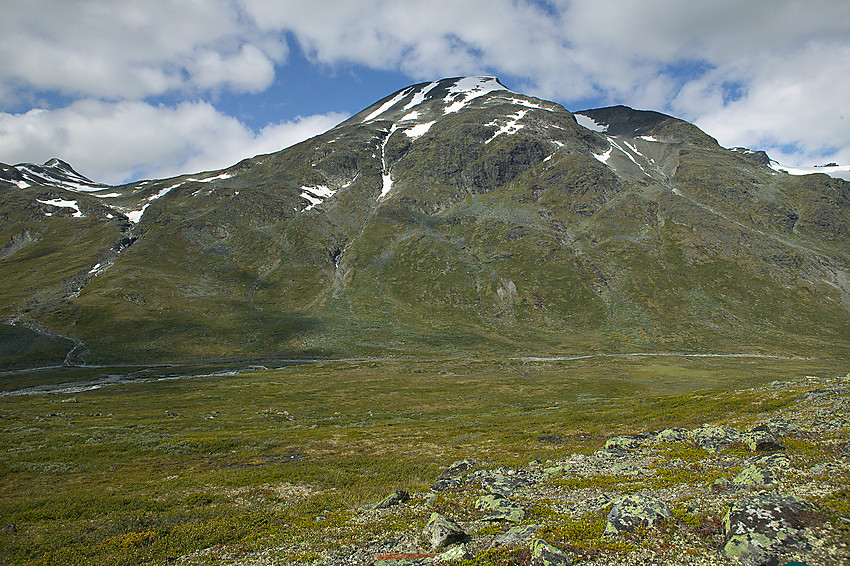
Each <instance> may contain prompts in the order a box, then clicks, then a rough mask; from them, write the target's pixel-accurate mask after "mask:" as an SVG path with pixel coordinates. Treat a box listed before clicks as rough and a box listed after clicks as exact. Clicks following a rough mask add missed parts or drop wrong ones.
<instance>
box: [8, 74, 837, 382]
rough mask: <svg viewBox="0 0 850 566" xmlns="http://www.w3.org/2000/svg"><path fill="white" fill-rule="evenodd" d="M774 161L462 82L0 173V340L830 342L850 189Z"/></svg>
mask: <svg viewBox="0 0 850 566" xmlns="http://www.w3.org/2000/svg"><path fill="white" fill-rule="evenodd" d="M769 165H770V162H769V161H768V164H767V165H765V164H764V163H763V162H759V160H758V159H753V158H752V155H750V154H747V153H745V152H744V153H742V152H738V151H731V150H727V149H724V148H722V147H720V146H719V145H718V144H717V143H716V141H715V140H714V139H713V138H711V137H710V136H708V135H707V134H705V133H704V132H702V131H700V130H699V129H698V128H696V127H695V126H693V125H692V124H689V123H687V122H684V121H682V120H678V119H676V118H673V117H670V116H666V115H663V114H659V113H656V112H645V111H637V110H632V109H630V108H626V107H622V106H618V107H611V108H602V109H596V110H586V111H581V112H577V113H575V114H573V113H570V112H569V111H567V110H566V109H564V108H563V107H562V106H560V105H558V104H555V103H552V102H548V101H545V100H540V99H537V98H533V97H529V96H525V95H522V94H518V93H514V92H511V91H509V90H508V89H506V88H505V87H504V86H503V85H501V84H500V83H499V82H498V81H497V80H496V79H494V78H491V77H466V78H460V79H457V78H454V79H444V80H440V81H435V82H430V83H422V84H418V85H413V86H410V87H408V88H405V89H402V90H400V91H399V92H397V93H394V94H392V95H390V96H388V97H386V98H385V99H383V100H380V101H378V102H376V103H375V104H374V105H372V106H370V107H369V108H366V109H364V110H363V111H362V112H360V113H358V114H356V115H355V116H353V117H352V118H350V119H349V120H346V121H345V122H343V123H341V124H339V125H338V126H336V127H335V128H333V129H331V130H329V131H328V132H326V133H324V134H322V135H319V136H317V137H315V138H312V139H310V140H307V141H305V142H303V143H300V144H297V145H295V146H292V147H290V148H287V149H285V150H282V151H280V152H277V153H272V154H268V155H260V156H257V157H254V158H251V159H246V160H244V161H242V162H240V163H238V164H236V165H234V166H233V167H230V168H228V169H225V170H221V171H212V172H206V173H200V174H195V175H183V176H179V177H175V178H171V179H162V180H151V181H143V182H138V183H131V184H129V185H124V186H119V187H105V186H100V185H97V184H95V183H92V182H91V181H90V180H88V179H86V178H84V177H82V176H81V175H79V174H77V173H76V172H74V171H73V169H72V168H71V167H70V166H68V165H67V164H65V163H63V162H60V161H58V160H51V161H50V162H48V163H46V164H45V165H44V166H41V167H36V166H30V165H24V166H20V165H19V166H15V167H11V166H3V169H2V172H0V245H2V246H3V247H2V249H0V278H2V280H3V281H4V289H3V291H4V292H3V294H2V298H0V317H2V320H4V321H6V324H4V326H3V327H2V331H0V334H2V336H3V337H4V339H3V340H2V344H3V346H2V351H0V355H2V356H3V360H4V362H3V363H4V365H7V366H14V365H27V364H30V365H31V364H34V363H45V362H48V361H51V360H54V361H62V360H63V359H66V357H67V360H68V361H75V360H76V361H80V360H82V361H88V362H104V361H110V360H113V361H114V360H127V359H144V360H150V359H160V360H163V359H165V360H167V359H187V358H268V357H291V356H351V355H358V356H371V355H387V354H393V353H402V354H408V353H429V352H430V353H436V352H439V353H443V354H444V353H446V352H462V353H469V352H474V351H490V352H494V351H495V352H517V353H518V352H522V353H540V354H549V355H557V354H565V353H575V352H585V351H589V350H593V351H641V350H651V351H666V350H677V351H690V352H694V351H697V352H699V351H705V352H715V351H725V352H751V351H759V352H765V353H779V352H781V353H788V352H791V353H799V354H806V353H809V352H812V351H826V352H830V353H832V354H839V355H845V354H846V353H847V345H848V344H850V341H849V340H848V339H850V238H848V234H850V228H849V227H850V184H848V183H847V182H846V181H843V180H841V179H836V178H832V177H829V176H827V175H824V174H815V175H805V176H792V175H789V174H786V173H784V172H780V171H776V170H774V169H772V168H771V167H770V166H769ZM34 331H37V332H38V334H37V336H38V339H37V340H36V339H35V336H36V334H32V333H33V332H34ZM69 340H70V341H69ZM22 344H23V346H22ZM28 344H30V345H31V344H36V346H32V347H28V346H27V345H28ZM69 352H70V356H69V355H68V354H69Z"/></svg>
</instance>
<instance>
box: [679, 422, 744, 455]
mask: <svg viewBox="0 0 850 566" xmlns="http://www.w3.org/2000/svg"><path fill="white" fill-rule="evenodd" d="M691 438H693V440H694V442H696V443H697V444H698V445H699V446H700V447H701V448H703V449H704V450H706V451H708V452H709V453H712V454H713V453H715V452H717V451H718V450H723V449H724V448H728V447H730V446H732V445H733V444H735V443H736V442H740V441H741V433H740V431H738V430H736V429H734V428H732V427H731V426H724V427H720V426H714V425H709V424H705V425H702V426H701V427H699V428H696V429H694V430H693V431H691Z"/></svg>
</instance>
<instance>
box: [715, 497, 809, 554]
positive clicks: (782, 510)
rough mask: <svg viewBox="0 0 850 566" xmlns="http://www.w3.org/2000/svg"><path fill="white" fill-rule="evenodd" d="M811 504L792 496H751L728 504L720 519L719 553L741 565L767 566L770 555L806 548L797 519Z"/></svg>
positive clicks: (799, 522)
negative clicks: (721, 523)
mask: <svg viewBox="0 0 850 566" xmlns="http://www.w3.org/2000/svg"><path fill="white" fill-rule="evenodd" d="M812 510H813V507H812V504H811V503H809V502H808V501H806V500H805V499H800V498H798V497H795V496H793V495H783V494H765V495H754V496H751V497H747V498H744V499H741V500H740V501H737V502H736V503H734V504H732V506H731V507H730V508H729V511H728V512H727V513H726V517H725V519H724V521H723V522H724V530H725V534H726V540H725V542H724V544H723V553H724V554H725V555H726V556H728V557H730V558H736V559H738V561H740V562H741V563H743V564H747V565H752V566H762V565H765V564H770V563H771V561H772V559H773V557H774V555H776V554H778V553H780V552H787V551H789V550H794V549H804V548H806V547H807V546H808V544H807V541H806V540H805V539H804V538H803V536H802V530H803V525H802V523H801V520H800V516H801V514H802V513H804V512H808V511H812Z"/></svg>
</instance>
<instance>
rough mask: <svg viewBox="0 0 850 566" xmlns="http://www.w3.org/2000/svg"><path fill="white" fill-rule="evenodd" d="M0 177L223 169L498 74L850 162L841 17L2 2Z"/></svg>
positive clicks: (848, 52) (580, 4)
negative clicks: (29, 171) (22, 171)
mask: <svg viewBox="0 0 850 566" xmlns="http://www.w3.org/2000/svg"><path fill="white" fill-rule="evenodd" d="M0 14H2V17H0V161H2V162H5V163H13V164H14V163H19V162H43V161H46V160H47V159H49V158H51V157H59V158H61V159H64V160H66V161H68V162H70V163H71V164H72V165H74V167H75V168H76V169H77V170H79V171H80V172H81V173H83V174H84V175H87V176H89V177H91V178H93V179H95V180H98V181H103V182H108V183H120V182H125V181H131V180H136V179H140V178H155V177H156V178H158V177H165V176H169V175H175V174H179V173H188V172H196V171H201V170H211V169H217V168H222V167H226V166H228V165H231V164H233V163H236V162H238V161H239V160H241V159H242V158H244V157H249V156H253V155H256V154H259V153H267V152H272V151H277V150H279V149H282V148H283V147H286V146H288V145H291V144H293V143H296V142H298V141H300V140H302V139H306V138H307V137H310V136H312V135H315V134H318V133H320V132H322V131H325V130H326V129H328V128H330V127H332V126H333V125H335V124H336V123H338V122H340V121H341V120H343V119H345V118H346V117H348V116H349V115H351V114H354V113H356V112H358V111H359V110H361V109H363V108H364V107H366V106H368V105H370V104H371V103H373V102H375V101H376V100H378V99H380V98H383V97H384V96H387V95H389V94H390V93H392V92H394V91H396V90H398V89H400V88H403V87H405V86H407V85H409V84H412V83H416V82H422V81H430V80H435V79H439V78H444V77H452V76H464V75H480V74H486V75H495V76H498V77H499V78H500V80H501V82H502V83H503V84H505V85H507V86H508V87H509V88H511V89H513V90H515V91H517V92H522V93H526V94H530V95H534V96H539V97H542V98H546V99H549V100H554V101H556V102H559V103H561V104H563V105H564V106H565V107H566V108H567V109H569V110H580V109H585V108H590V107H599V106H606V105H610V104H626V105H628V106H632V107H635V108H644V109H652V110H657V111H661V112H665V113H668V114H672V115H675V116H678V117H681V118H684V119H687V120H689V121H692V122H695V123H696V124H697V125H698V126H700V127H701V128H702V129H703V130H705V131H706V132H707V133H709V134H710V135H712V136H714V137H716V138H717V139H718V141H719V142H720V143H721V144H722V145H724V146H727V147H732V146H739V145H740V146H746V147H750V148H754V149H765V150H767V151H768V153H769V154H770V155H771V156H772V157H773V158H775V159H778V160H779V161H780V162H782V163H784V164H788V165H813V164H822V163H826V162H831V161H835V162H839V163H842V164H850V127H848V124H850V122H849V121H850V103H848V102H847V101H848V100H850V2H846V0H838V1H835V0H808V1H787V0H785V1H783V0H769V1H768V0H748V1H747V2H740V1H739V0H713V1H712V2H686V1H682V0H642V1H637V0H592V1H591V0H574V1H566V0H564V1H558V0H552V1H543V0H540V1H523V0H313V1H312V2H309V3H305V2H303V1H294V0H191V1H189V0H122V1H121V2H114V1H111V0H0Z"/></svg>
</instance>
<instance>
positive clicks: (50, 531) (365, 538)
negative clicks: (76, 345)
mask: <svg viewBox="0 0 850 566" xmlns="http://www.w3.org/2000/svg"><path fill="white" fill-rule="evenodd" d="M848 370H850V367H848V365H847V363H846V360H834V359H799V358H797V359H778V358H756V357H752V358H710V357H682V356H674V355H671V356H639V357H638V356H607V357H597V358H585V359H569V360H521V359H497V358H486V359H483V358H482V359H477V358H464V359H451V360H425V359H403V360H370V361H348V362H315V363H309V364H303V365H293V366H290V367H286V368H283V369H259V368H258V369H256V370H253V371H247V372H243V373H237V374H230V375H222V374H216V373H215V372H213V373H212V374H206V375H203V376H195V377H183V378H176V379H170V380H164V381H148V382H129V383H121V384H112V385H110V384H105V383H104V384H101V385H102V386H101V387H99V388H97V389H90V390H85V391H79V392H75V393H62V394H30V395H4V396H2V397H0V527H2V531H0V563H4V564H32V565H35V564H174V563H177V564H218V563H225V564H287V563H293V564H295V563H297V564H310V563H315V564H337V563H338V564H342V563H362V564H370V563H374V562H376V561H381V560H383V561H384V562H386V561H390V562H392V561H393V560H395V561H396V563H398V564H401V563H402V562H403V561H404V560H408V561H413V562H415V561H416V560H425V559H427V558H423V557H428V556H431V555H432V554H434V553H431V552H430V551H431V549H430V548H429V547H428V546H427V545H425V543H424V541H422V540H420V539H419V533H421V530H422V528H423V526H424V525H425V523H426V521H427V520H428V518H429V516H430V514H431V512H433V511H440V512H443V513H445V514H446V515H449V516H453V518H455V520H457V521H458V522H460V523H461V524H462V525H464V526H465V527H466V530H467V533H469V534H470V535H471V536H470V538H469V540H468V543H467V546H468V549H469V552H470V554H469V555H468V556H467V558H465V559H463V560H465V562H466V563H468V564H469V563H476V564H487V563H497V564H527V563H528V561H529V559H530V554H529V553H530V550H529V541H528V540H527V539H526V540H519V542H518V543H517V544H515V545H513V546H511V545H507V546H499V547H498V548H497V546H498V545H496V546H494V544H493V541H494V540H495V539H496V538H497V537H499V536H500V535H503V534H504V533H505V532H507V531H508V529H510V528H512V527H514V526H517V525H514V524H512V523H510V524H509V523H504V522H498V521H497V522H482V512H481V511H480V510H476V509H475V505H474V504H475V501H476V497H477V496H478V495H480V494H481V489H480V487H475V486H474V485H473V484H471V483H470V484H468V485H467V484H464V486H461V488H458V489H455V490H448V491H445V492H441V493H439V494H438V495H436V496H434V495H431V496H428V495H427V494H428V492H429V488H430V487H431V486H433V485H434V482H435V480H436V478H437V476H438V475H439V474H440V473H441V472H442V471H443V470H445V469H446V468H447V467H448V466H450V465H451V464H452V463H453V462H455V461H457V460H462V459H475V460H476V461H477V464H476V466H477V469H478V470H494V469H497V468H504V469H505V470H514V471H515V472H517V473H519V471H520V470H526V471H527V472H526V471H524V472H522V473H532V471H533V470H538V469H539V470H544V469H547V468H548V469H550V472H547V475H546V477H545V478H544V479H543V480H542V482H541V483H540V484H539V485H538V484H535V485H538V487H539V489H538V488H537V487H536V488H535V490H536V491H534V490H532V491H527V492H520V493H519V495H518V496H517V497H519V499H518V504H519V505H520V506H521V507H522V508H523V509H524V512H525V519H523V520H522V521H520V522H519V523H518V525H519V526H522V525H529V526H530V527H532V530H533V531H534V536H536V537H542V539H544V540H546V541H547V542H548V543H550V544H552V545H554V546H556V547H558V548H560V549H563V550H564V551H565V552H566V553H567V554H569V555H570V556H571V558H572V559H575V560H578V559H581V560H586V561H591V563H599V564H603V563H623V564H627V563H630V562H629V561H630V560H636V561H638V562H640V560H646V559H647V552H654V550H651V548H654V546H653V545H655V544H656V543H657V544H661V543H662V542H664V541H667V542H666V544H667V545H668V546H670V547H671V548H673V547H675V548H679V549H680V550H681V553H682V554H681V555H682V556H691V557H693V560H694V562H693V563H700V562H698V561H697V559H699V560H705V561H706V562H705V563H721V564H722V563H734V562H728V559H727V558H725V557H723V556H722V555H721V554H720V553H719V552H718V545H719V544H721V543H722V542H723V541H722V536H721V535H719V534H718V530H717V529H719V528H720V527H719V526H718V521H720V520H721V519H722V513H721V511H722V509H719V508H715V507H712V506H711V505H709V504H708V503H706V502H707V501H717V502H723V503H724V504H725V502H726V501H727V500H729V501H731V500H732V499H733V498H734V496H736V495H735V493H736V492H734V491H730V490H729V489H726V488H725V487H723V486H724V485H725V484H723V481H727V480H731V479H732V478H733V477H734V476H735V474H736V473H738V472H740V470H741V469H743V468H745V467H746V466H747V465H748V463H749V461H750V460H749V458H751V456H753V455H752V454H750V453H749V452H748V449H747V448H746V447H745V446H743V445H742V444H734V445H731V446H729V447H725V448H724V449H723V450H722V451H721V452H720V453H718V454H719V456H718V454H709V453H708V452H705V451H704V450H703V449H702V448H700V447H698V446H696V445H694V444H693V443H692V442H690V441H685V440H682V441H679V442H677V443H672V444H664V445H659V446H653V447H651V448H645V449H644V448H642V449H641V450H644V452H641V453H640V454H638V455H639V456H640V458H643V460H640V459H638V460H640V461H638V460H634V461H632V460H629V461H628V462H627V463H628V464H629V466H631V467H632V468H635V467H636V468H635V469H638V470H641V469H643V468H641V466H642V465H644V467H646V469H652V470H655V471H653V472H652V474H651V475H652V477H653V478H656V479H653V480H651V481H650V480H649V479H647V477H645V476H646V474H645V473H643V472H640V473H635V474H630V473H620V472H622V470H623V469H625V468H621V469H620V471H619V472H618V471H617V470H614V469H613V468H612V469H610V470H608V469H602V468H600V467H599V466H596V464H594V466H596V467H593V466H591V467H588V468H586V469H584V468H581V469H579V468H576V469H573V470H572V471H570V468H569V466H566V465H565V464H563V463H564V462H570V461H578V460H576V458H578V459H579V460H581V458H597V459H598V458H600V456H599V455H598V451H599V450H600V449H603V448H604V447H605V445H606V442H607V441H608V440H609V439H610V438H611V437H614V436H617V435H628V434H634V433H641V432H648V431H657V430H661V429H667V428H671V427H682V428H684V429H688V430H692V429H694V428H696V427H699V426H700V425H703V424H704V423H716V424H729V423H731V424H734V425H735V427H736V428H737V429H740V430H749V429H750V428H752V427H754V426H756V425H758V424H759V423H764V422H766V421H768V420H770V419H771V418H774V417H775V416H776V415H785V416H787V417H788V418H787V419H786V420H789V419H790V420H792V421H793V420H794V419H795V418H796V419H797V420H796V421H794V422H797V423H798V425H799V426H798V427H797V428H795V429H794V430H797V431H799V434H794V435H791V436H789V437H788V438H787V439H785V441H784V444H785V448H784V450H783V451H782V454H784V455H785V456H786V457H787V458H789V460H790V464H789V467H788V469H789V470H790V471H788V472H787V473H785V474H784V475H783V476H782V479H781V480H777V481H776V482H774V483H772V484H771V483H768V484H766V486H762V487H761V488H748V491H747V493H750V492H758V491H759V489H761V490H767V491H770V489H778V487H777V486H779V487H783V488H785V489H788V490H791V491H794V490H795V489H796V490H797V491H795V493H800V494H801V496H808V497H809V498H812V497H813V495H812V494H813V493H814V494H815V495H816V497H815V498H814V500H813V501H812V502H813V503H814V504H815V506H816V509H817V511H816V515H817V521H816V523H817V525H816V526H815V527H813V528H815V529H816V532H817V533H820V534H819V535H818V536H821V537H825V538H822V539H818V540H820V541H822V542H821V543H820V544H821V547H819V548H827V550H828V552H827V550H825V551H823V552H822V553H821V554H822V555H823V556H829V557H832V558H838V559H839V560H844V561H845V562H846V561H847V560H848V554H847V546H846V545H847V544H848V543H850V524H848V523H847V520H848V518H850V507H848V503H847V500H848V499H847V498H848V492H847V487H846V486H847V485H848V484H850V473H849V472H848V468H849V467H850V466H848V457H847V455H846V454H845V455H842V454H841V449H842V447H844V446H846V444H847V442H848V441H850V423H848V421H847V417H846V414H847V413H846V412H845V413H843V415H844V416H843V417H842V416H841V412H840V411H839V412H838V415H837V416H836V415H835V414H832V416H831V417H829V418H830V419H832V420H830V421H829V423H831V424H830V425H829V426H828V427H826V428H823V427H822V426H821V425H822V423H821V424H818V423H819V422H820V421H817V418H816V417H817V414H818V413H817V411H814V412H813V409H812V405H811V403H809V401H811V400H812V399H815V400H817V399H820V400H821V401H823V400H824V399H826V400H827V401H829V402H830V403H833V405H829V407H835V406H837V405H835V403H841V402H846V400H847V397H848V392H847V391H845V390H847V389H848V388H850V385H848V384H846V383H844V382H842V381H840V380H839V379H838V378H837V376H844V375H845V374H846V373H847V371H848ZM57 371H60V370H57ZM96 374H97V370H95V369H90V370H87V371H86V372H85V375H83V374H79V375H77V378H79V379H85V380H89V381H91V380H92V379H94V378H96V377H97V375H96ZM807 376H808V377H807ZM66 379H67V375H63V376H61V377H55V376H54V377H51V376H50V375H49V374H40V375H39V376H38V377H37V378H32V377H31V376H29V377H21V378H20V379H16V378H15V377H14V376H12V377H9V376H5V377H3V379H2V381H0V385H2V388H3V389H5V390H6V392H7V393H8V392H9V391H11V390H13V389H17V387H16V386H15V384H16V383H18V384H22V385H27V386H31V385H40V384H45V383H56V382H57V381H64V380H66ZM771 384H772V385H771ZM842 384H843V385H842ZM842 387H843V389H842ZM830 388H831V389H830ZM813 391H814V392H817V391H829V394H828V395H827V394H824V395H826V396H825V397H823V396H821V397H818V396H817V394H815V396H814V397H811V396H810V397H806V395H811V394H812V392H813ZM842 391H844V392H843V393H842ZM806 403H809V404H806ZM818 407H820V408H819V409H817V410H821V409H823V407H821V406H818ZM827 409H828V408H827ZM827 409H823V410H827ZM827 412H828V411H827ZM833 413H835V411H833ZM794 415H797V416H796V417H795V416H794ZM783 418H784V417H783ZM824 418H827V417H824ZM806 419H808V420H806ZM822 420H823V419H822ZM819 426H820V427H821V428H818V427H819ZM629 457H630V458H631V457H634V458H637V456H636V455H635V454H632V455H631V456H629ZM720 457H722V458H726V459H727V460H728V461H727V460H724V461H725V462H726V464H725V465H726V467H725V468H724V467H723V466H720V465H715V464H713V463H712V462H715V460H717V458H720ZM674 460H675V461H676V462H677V465H679V468H680V469H679V468H676V469H678V470H679V471H676V469H674V468H675V467H670V466H668V465H666V464H667V463H668V462H670V461H674ZM594 461H595V460H594ZM587 462H590V460H587ZM623 462H626V461H625V460H624V461H623ZM641 462H643V464H641ZM682 462H684V464H681V463H682ZM559 463H561V464H560V465H561V471H560V472H557V469H558V465H559ZM621 463H622V462H621ZM680 464H681V465H680ZM819 465H822V466H826V467H822V468H819V469H818V470H820V472H822V473H820V475H819V476H815V477H814V479H813V476H811V474H808V472H806V471H807V470H810V469H814V468H815V467H817V466H819ZM588 466H590V464H588ZM652 466H654V468H653V467H652ZM718 466H719V467H718ZM830 466H831V467H830ZM627 468H628V466H627ZM552 469H555V470H556V471H555V472H552V471H551V470H552ZM529 470H530V471H529ZM576 470H578V471H576ZM795 470H803V471H801V472H800V473H797V471H795ZM535 473H536V472H535ZM541 473H542V472H541ZM807 474H808V475H807ZM727 476H728V477H727ZM541 477H542V476H541ZM715 481H720V483H718V486H720V487H718V488H717V489H719V490H721V491H720V492H719V493H721V494H726V495H723V496H722V497H721V496H717V495H711V494H712V493H715V492H716V491H717V489H715V492H713V491H711V489H709V488H710V484H711V483H712V482H715ZM659 482H661V483H664V485H663V486H661V484H660V483H659ZM782 482H785V483H787V485H785V483H782ZM795 482H796V483H795ZM792 484H793V485H792ZM798 484H799V485H808V484H812V485H814V486H816V487H817V489H815V488H814V487H812V489H810V490H809V491H808V492H807V491H805V490H804V489H803V490H802V491H801V489H802V488H800V489H797V488H795V487H794V486H797V485H798ZM842 486H843V487H842ZM662 488H663V489H668V492H667V493H668V495H669V497H671V498H673V500H672V501H670V505H671V506H672V508H673V509H674V517H675V518H674V519H673V520H671V521H668V522H667V523H666V525H665V526H664V527H663V529H662V530H660V531H657V532H653V533H649V534H647V535H646V537H648V538H645V539H642V538H641V535H640V533H638V534H633V533H632V534H628V535H623V536H615V537H611V536H605V537H603V536H602V533H601V531H600V530H599V528H598V527H599V525H600V524H601V525H602V527H604V518H605V515H604V513H606V512H607V510H609V509H610V505H611V501H612V500H613V499H614V498H615V497H616V496H620V495H623V494H627V493H640V492H643V491H646V490H658V489H662ZM588 489H590V490H593V491H592V493H591V492H588V493H589V494H590V495H588V497H586V498H585V499H586V500H589V499H593V501H594V502H595V503H594V504H592V505H591V504H588V505H584V506H581V505H579V506H572V507H571V506H570V505H568V504H567V503H566V502H568V501H573V500H574V499H575V498H572V499H570V497H572V496H571V495H570V494H575V493H579V491H576V490H588ZM712 489H714V488H712ZM396 490H405V491H407V492H409V493H411V494H412V497H411V501H410V503H408V504H404V505H400V506H396V507H393V508H392V509H391V510H389V511H380V512H376V511H370V512H367V511H364V510H363V509H362V506H363V505H364V504H368V503H372V502H376V501H379V500H381V499H382V498H383V497H384V496H386V495H387V494H389V493H391V492H393V491H396ZM677 490H678V491H677ZM815 492H816V493H815ZM580 493H585V492H580ZM585 495H587V494H585ZM691 500H692V502H691ZM576 501H577V500H576ZM583 501H584V500H583ZM606 505H607V507H606ZM715 506H716V505H715ZM600 521H601V523H600ZM817 529H819V530H817ZM665 537H666V538H665ZM718 537H720V538H718ZM647 540H651V541H654V542H652V544H651V545H650V544H649V543H647V542H645V541H647ZM685 541H687V544H686V542H685ZM677 545H678V546H677ZM842 545H844V546H842ZM402 551H403V552H402ZM671 552H672V551H671ZM417 553H418V554H417ZM570 553H572V554H570ZM688 553H689V554H688ZM824 553H826V554H824ZM830 553H832V554H830ZM416 556H420V558H416ZM630 556H631V557H632V558H629V557H630ZM677 556H678V555H677ZM813 556H815V558H816V559H818V560H820V559H819V558H817V556H820V555H818V554H817V553H815V554H814V555H813ZM458 560H461V558H458ZM593 561H596V562H593ZM606 561H607V562H606ZM836 563H840V562H836Z"/></svg>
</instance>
